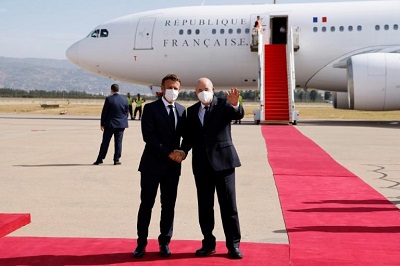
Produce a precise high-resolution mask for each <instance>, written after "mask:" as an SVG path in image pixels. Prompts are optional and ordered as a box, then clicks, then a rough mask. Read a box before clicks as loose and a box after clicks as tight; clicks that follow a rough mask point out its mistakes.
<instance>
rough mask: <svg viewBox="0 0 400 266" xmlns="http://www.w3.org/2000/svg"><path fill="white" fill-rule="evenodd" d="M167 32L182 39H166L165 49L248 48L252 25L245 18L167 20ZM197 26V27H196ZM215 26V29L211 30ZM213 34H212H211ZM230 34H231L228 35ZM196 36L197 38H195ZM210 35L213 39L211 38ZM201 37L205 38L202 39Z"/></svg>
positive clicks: (165, 24) (165, 22) (165, 23)
mask: <svg viewBox="0 0 400 266" xmlns="http://www.w3.org/2000/svg"><path fill="white" fill-rule="evenodd" d="M163 25H164V28H166V31H167V32H169V31H170V30H171V32H179V33H178V34H179V35H180V36H181V38H179V39H177V38H170V39H164V40H163V42H164V43H163V44H164V47H206V48H208V47H227V46H248V45H249V40H250V36H249V38H246V37H243V36H246V35H247V33H245V32H250V30H249V28H250V27H251V25H250V24H249V23H248V20H247V19H245V18H232V19H194V18H188V19H167V20H165V21H164V23H163ZM196 26H197V27H196ZM210 26H213V27H214V28H212V29H211V28H210ZM164 32H165V31H164ZM210 32H212V33H210ZM228 32H229V33H228ZM193 35H195V36H193ZM210 35H212V36H213V38H210ZM201 36H204V37H203V38H201Z"/></svg>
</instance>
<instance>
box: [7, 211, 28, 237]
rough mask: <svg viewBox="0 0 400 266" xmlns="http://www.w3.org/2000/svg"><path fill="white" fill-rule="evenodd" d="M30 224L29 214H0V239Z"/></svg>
mask: <svg viewBox="0 0 400 266" xmlns="http://www.w3.org/2000/svg"><path fill="white" fill-rule="evenodd" d="M30 222H31V215H30V214H26V213H25V214H19V213H0V237H3V236H5V235H8V234H9V233H11V232H13V231H15V230H17V229H19V228H21V227H22V226H24V225H27V224H29V223H30Z"/></svg>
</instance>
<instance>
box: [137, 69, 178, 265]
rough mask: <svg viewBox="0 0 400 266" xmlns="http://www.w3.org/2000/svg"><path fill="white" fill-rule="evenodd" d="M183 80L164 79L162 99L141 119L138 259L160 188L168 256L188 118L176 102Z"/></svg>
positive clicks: (162, 250)
mask: <svg viewBox="0 0 400 266" xmlns="http://www.w3.org/2000/svg"><path fill="white" fill-rule="evenodd" d="M180 87H181V81H180V79H179V77H178V76H176V75H175V74H169V75H167V76H165V77H164V78H163V79H162V82H161V90H162V93H163V96H162V97H161V98H159V99H158V100H156V101H154V102H152V103H148V104H146V105H145V107H144V110H143V116H142V121H141V125H142V135H143V140H144V142H145V143H146V145H145V148H144V151H143V154H142V158H141V160H140V165H139V171H140V172H141V178H140V186H141V192H140V199H141V203H140V207H139V212H138V217H137V234H138V239H137V247H136V249H135V251H134V253H133V256H134V257H135V258H140V257H142V256H143V255H144V254H145V251H146V245H147V237H148V233H149V224H150V220H151V212H152V209H153V206H154V202H155V199H156V195H157V190H158V186H160V200H161V220H160V235H159V236H158V242H159V246H160V255H161V256H162V257H169V256H170V255H171V252H170V250H169V243H170V241H171V237H172V232H173V222H174V212H175V202H176V195H177V190H178V182H179V176H180V174H181V164H180V161H179V162H177V161H175V160H177V158H178V157H180V155H179V152H178V151H177V150H178V149H180V144H181V136H182V130H183V126H184V123H185V119H186V110H185V108H184V107H183V106H182V105H180V104H178V103H177V102H175V100H176V99H177V97H178V94H179V90H180Z"/></svg>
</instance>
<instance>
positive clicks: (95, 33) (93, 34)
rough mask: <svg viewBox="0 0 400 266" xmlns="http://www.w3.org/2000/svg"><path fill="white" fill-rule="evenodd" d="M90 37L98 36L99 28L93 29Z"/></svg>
mask: <svg viewBox="0 0 400 266" xmlns="http://www.w3.org/2000/svg"><path fill="white" fill-rule="evenodd" d="M91 37H93V38H97V37H99V30H94V31H93V32H92V35H91Z"/></svg>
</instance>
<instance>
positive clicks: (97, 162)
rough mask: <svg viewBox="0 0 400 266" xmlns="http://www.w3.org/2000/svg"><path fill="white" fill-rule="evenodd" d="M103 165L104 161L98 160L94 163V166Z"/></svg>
mask: <svg viewBox="0 0 400 266" xmlns="http://www.w3.org/2000/svg"><path fill="white" fill-rule="evenodd" d="M102 163H103V160H100V161H99V160H96V161H95V162H94V163H93V165H99V164H102Z"/></svg>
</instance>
